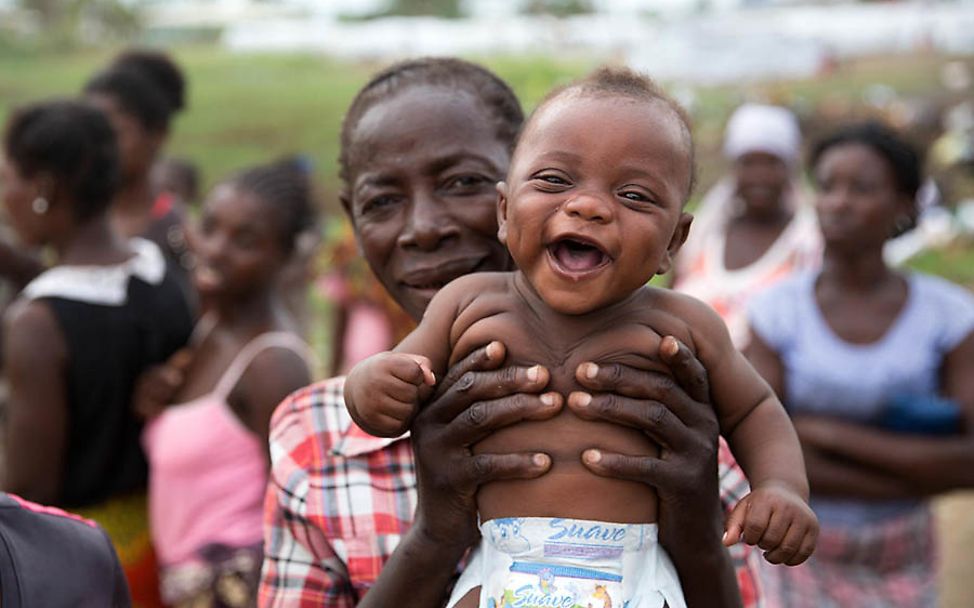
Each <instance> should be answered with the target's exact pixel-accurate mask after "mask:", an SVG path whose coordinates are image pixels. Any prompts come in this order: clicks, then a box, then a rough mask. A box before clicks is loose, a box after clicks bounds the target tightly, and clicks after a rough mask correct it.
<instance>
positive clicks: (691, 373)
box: [659, 336, 710, 403]
mask: <svg viewBox="0 0 974 608" xmlns="http://www.w3.org/2000/svg"><path fill="white" fill-rule="evenodd" d="M659 357H660V360H661V361H662V362H663V363H665V364H666V365H667V367H669V368H670V372H671V373H672V374H673V378H674V379H675V380H676V382H677V384H679V385H680V386H681V387H682V388H683V390H684V391H686V393H687V395H689V396H690V398H691V399H693V400H694V401H698V402H700V403H710V381H709V380H708V378H707V370H706V369H705V368H704V366H703V364H702V363H700V361H699V360H698V359H697V357H696V356H695V355H694V354H693V353H692V352H690V349H689V348H687V345H686V344H683V343H682V342H680V341H679V340H677V339H676V338H674V337H673V336H664V337H663V339H662V340H660V343H659Z"/></svg>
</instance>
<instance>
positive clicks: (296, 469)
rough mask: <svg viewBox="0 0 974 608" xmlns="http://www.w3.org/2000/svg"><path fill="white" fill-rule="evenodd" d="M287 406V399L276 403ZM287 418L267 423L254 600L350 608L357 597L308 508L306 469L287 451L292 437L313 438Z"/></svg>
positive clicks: (271, 606) (277, 607)
mask: <svg viewBox="0 0 974 608" xmlns="http://www.w3.org/2000/svg"><path fill="white" fill-rule="evenodd" d="M289 399H290V398H289ZM287 405H288V402H287V401H285V402H284V403H283V404H282V405H281V406H280V408H282V409H283V408H286V407H287ZM288 418H289V417H288V415H287V414H285V415H283V416H275V420H274V422H273V423H272V428H271V439H270V452H271V475H270V481H269V483H268V485H267V493H266V496H265V500H264V564H263V568H262V571H261V581H260V588H259V590H258V598H257V599H258V605H259V606H261V607H262V608H283V607H285V606H287V607H292V606H299V607H300V606H315V607H325V608H351V607H353V606H355V604H356V601H357V599H356V594H355V591H354V589H353V588H352V585H351V582H350V581H349V578H348V575H347V569H346V568H345V565H344V564H343V563H342V561H341V559H340V558H339V557H338V556H337V555H336V553H335V551H334V548H333V546H332V544H331V543H330V542H329V540H328V538H327V537H326V536H325V535H324V534H323V532H322V530H321V529H320V528H319V527H318V526H316V525H315V519H314V517H313V516H312V514H310V513H309V512H308V508H307V505H308V500H307V498H308V491H309V484H308V472H307V470H306V468H305V466H303V464H302V463H301V462H299V461H297V460H295V458H294V457H293V454H294V452H293V451H288V446H291V445H293V441H294V440H296V441H298V442H306V441H313V436H312V437H310V438H309V436H308V435H306V434H305V433H303V431H302V429H303V426H302V425H300V424H295V423H294V420H289V419H288Z"/></svg>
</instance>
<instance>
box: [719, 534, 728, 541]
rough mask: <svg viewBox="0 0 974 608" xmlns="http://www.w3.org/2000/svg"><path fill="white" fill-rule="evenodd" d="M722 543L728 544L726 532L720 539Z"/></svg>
mask: <svg viewBox="0 0 974 608" xmlns="http://www.w3.org/2000/svg"><path fill="white" fill-rule="evenodd" d="M720 542H722V543H726V542H727V532H724V535H723V536H721V537H720Z"/></svg>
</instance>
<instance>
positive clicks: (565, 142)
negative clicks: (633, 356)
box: [498, 93, 690, 314]
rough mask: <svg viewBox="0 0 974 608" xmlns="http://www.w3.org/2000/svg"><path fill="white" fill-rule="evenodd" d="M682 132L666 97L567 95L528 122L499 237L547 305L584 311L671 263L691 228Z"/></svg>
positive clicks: (503, 202)
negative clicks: (656, 99) (686, 210)
mask: <svg viewBox="0 0 974 608" xmlns="http://www.w3.org/2000/svg"><path fill="white" fill-rule="evenodd" d="M686 137H687V136H686V135H685V134H684V131H683V127H682V123H681V122H680V120H679V118H678V117H677V116H676V114H675V113H674V112H673V111H672V110H671V109H670V108H668V107H667V106H665V105H664V104H663V102H646V101H642V100H631V99H628V98H624V97H610V96H583V95H578V94H573V93H568V94H566V95H565V96H563V97H561V98H557V99H555V100H553V101H552V102H550V103H549V104H548V105H546V106H545V107H543V108H542V109H541V111H540V114H538V115H536V116H535V117H534V118H533V119H532V120H531V123H530V124H529V126H528V128H527V130H526V131H525V132H524V134H523V136H522V138H521V141H520V142H519V144H518V147H517V150H516V151H515V153H514V159H513V161H512V166H511V170H510V173H509V182H508V183H507V184H501V186H500V190H501V198H500V207H499V211H498V213H499V222H500V230H499V236H500V238H501V240H502V241H504V242H505V244H506V245H507V247H508V249H509V250H510V252H511V255H512V256H513V258H514V261H515V262H516V263H517V265H518V268H520V270H521V271H522V272H523V273H524V275H525V277H527V279H528V281H529V282H530V283H531V285H532V286H533V287H534V289H535V290H536V291H537V292H538V294H539V295H540V296H541V298H542V299H543V300H544V301H545V303H547V304H548V306H551V307H552V308H553V309H555V310H557V311H559V312H563V313H566V314H583V313H586V312H590V311H592V310H596V309H599V308H603V307H605V306H607V305H610V304H613V303H616V302H619V301H621V300H623V299H625V298H626V297H627V296H628V295H629V294H631V293H632V292H633V291H634V290H636V289H637V288H639V287H640V286H642V285H644V284H645V283H646V282H647V281H648V280H649V279H650V278H652V276H653V275H654V274H656V273H662V272H666V270H668V269H669V266H670V263H671V256H672V255H673V254H674V253H676V251H677V250H678V249H679V247H680V245H681V244H682V243H683V240H684V239H685V238H686V232H687V229H688V228H689V225H690V216H689V214H686V213H683V201H684V199H685V198H686V195H687V189H688V187H689V182H690V158H689V154H690V151H689V142H688V141H687V139H686Z"/></svg>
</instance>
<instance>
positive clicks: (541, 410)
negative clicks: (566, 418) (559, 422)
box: [442, 393, 563, 446]
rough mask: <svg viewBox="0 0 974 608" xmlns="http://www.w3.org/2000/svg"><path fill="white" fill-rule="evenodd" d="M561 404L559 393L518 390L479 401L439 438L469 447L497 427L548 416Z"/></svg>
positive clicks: (465, 411) (452, 443) (451, 443)
mask: <svg viewBox="0 0 974 608" xmlns="http://www.w3.org/2000/svg"><path fill="white" fill-rule="evenodd" d="M562 405H563V399H562V397H561V395H559V394H558V393H544V394H542V395H531V394H528V393H517V394H514V395H511V396H508V397H504V398H501V399H494V400H491V401H478V402H477V403H474V404H473V405H471V406H469V407H467V408H466V409H465V410H463V411H462V412H460V413H459V414H458V415H457V416H456V417H455V418H454V419H453V420H451V421H450V422H449V423H448V424H447V428H446V429H445V430H444V433H443V437H442V439H443V441H444V442H445V445H463V446H470V445H473V444H475V443H477V442H479V441H481V440H482V439H484V438H486V437H487V436H488V435H490V434H491V433H493V432H495V431H497V429H500V428H503V427H506V426H510V425H512V424H516V423H518V422H523V421H525V420H546V419H548V418H551V417H552V416H554V415H555V414H557V413H558V412H559V411H560V410H561V408H562Z"/></svg>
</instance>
